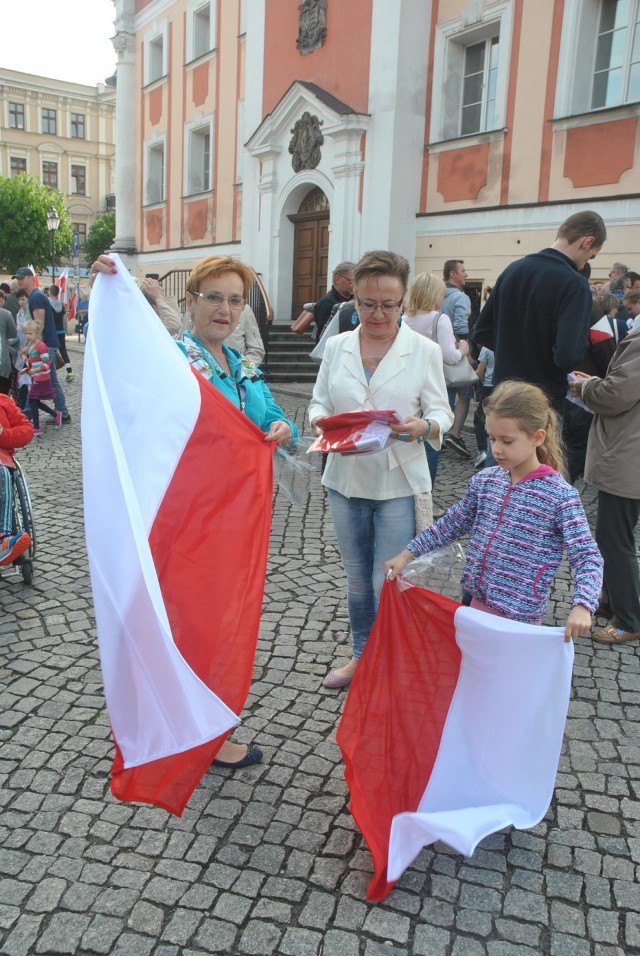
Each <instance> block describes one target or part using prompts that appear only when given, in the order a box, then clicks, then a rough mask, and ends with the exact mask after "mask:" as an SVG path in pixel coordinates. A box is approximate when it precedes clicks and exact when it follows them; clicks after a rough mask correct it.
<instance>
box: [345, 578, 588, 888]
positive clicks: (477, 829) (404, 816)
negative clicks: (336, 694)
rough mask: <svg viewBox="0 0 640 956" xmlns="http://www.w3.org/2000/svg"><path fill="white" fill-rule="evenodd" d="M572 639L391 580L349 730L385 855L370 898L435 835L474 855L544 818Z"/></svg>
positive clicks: (371, 829)
mask: <svg viewBox="0 0 640 956" xmlns="http://www.w3.org/2000/svg"><path fill="white" fill-rule="evenodd" d="M563 635H564V631H563V629H562V628H555V627H543V626H532V625H530V624H518V623H515V622H513V621H509V620H506V619H504V618H499V617H495V616H493V615H491V614H487V613H485V612H483V611H477V610H474V609H472V608H467V607H463V606H462V605H460V604H458V603H457V602H456V601H452V600H451V599H450V598H447V597H443V596H442V595H439V594H435V593H433V592H431V591H427V590H425V589H423V588H420V587H414V586H407V583H406V582H405V581H403V580H402V579H398V580H396V581H395V582H386V583H385V585H384V587H383V590H382V595H381V600H380V607H379V610H378V615H377V618H376V622H375V625H374V628H373V630H372V632H371V635H370V637H369V639H368V641H367V646H366V649H365V653H364V654H363V656H362V658H361V660H360V662H359V663H358V669H357V671H356V674H355V677H354V679H353V681H352V683H351V687H350V689H349V694H348V697H347V701H346V704H345V709H344V714H343V716H342V720H341V722H340V726H339V728H338V734H337V740H338V743H339V745H340V748H341V750H342V754H343V758H344V761H345V776H346V779H347V783H348V785H349V789H350V793H351V810H352V813H353V815H354V818H355V820H356V823H357V824H358V826H359V828H360V830H361V831H362V834H363V836H364V838H365V840H366V841H367V844H368V846H369V848H370V850H371V854H372V857H373V867H374V876H373V878H372V880H371V882H370V884H369V888H368V892H367V897H368V899H371V900H382V899H384V898H385V896H386V895H387V894H388V893H389V892H390V890H391V889H392V888H393V885H394V883H395V881H397V880H398V879H399V878H400V876H401V875H402V873H403V872H404V870H405V869H406V868H407V867H408V866H409V865H410V864H411V863H412V862H413V860H414V859H415V858H416V857H417V855H418V853H419V852H420V850H421V849H422V848H423V847H425V846H428V845H429V844H431V843H433V842H435V841H436V840H442V841H444V842H445V843H447V844H449V846H451V847H453V848H454V849H455V850H457V851H458V852H460V853H463V854H464V855H466V856H471V855H472V854H473V852H474V850H475V848H476V846H477V845H478V843H479V842H480V841H481V840H482V839H483V838H484V837H486V836H488V835H489V834H490V833H494V832H496V831H497V830H501V829H502V828H503V827H507V826H510V825H512V826H515V827H517V828H518V829H525V828H527V827H532V826H535V824H536V823H539V821H540V820H541V819H542V818H543V816H544V815H545V813H546V812H547V809H548V807H549V804H550V802H551V797H552V794H553V788H554V783H555V776H556V772H557V767H558V761H559V759H560V750H561V747H562V738H563V733H564V725H565V721H566V716H567V710H568V706H569V692H570V686H571V670H572V665H573V644H572V643H565V641H564V636H563Z"/></svg>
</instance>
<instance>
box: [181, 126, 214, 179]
mask: <svg viewBox="0 0 640 956" xmlns="http://www.w3.org/2000/svg"><path fill="white" fill-rule="evenodd" d="M187 136H188V144H187V149H188V153H187V155H188V165H187V182H186V195H187V196H193V195H194V194H195V193H205V192H209V190H210V189H211V123H206V124H204V125H203V126H196V127H192V128H190V129H188V130H187Z"/></svg>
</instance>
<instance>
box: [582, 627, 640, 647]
mask: <svg viewBox="0 0 640 956" xmlns="http://www.w3.org/2000/svg"><path fill="white" fill-rule="evenodd" d="M591 636H592V637H593V639H594V641H598V643H599V644H624V643H625V641H635V640H637V639H638V638H640V631H620V630H618V628H617V627H614V626H613V624H607V626H606V627H598V628H596V630H595V631H593V632H592V635H591Z"/></svg>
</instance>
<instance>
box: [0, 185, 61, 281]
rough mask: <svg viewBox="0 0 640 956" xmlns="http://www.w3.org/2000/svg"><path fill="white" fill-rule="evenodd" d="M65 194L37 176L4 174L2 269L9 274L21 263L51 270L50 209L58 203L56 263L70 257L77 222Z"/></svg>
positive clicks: (0, 193) (0, 192)
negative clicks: (70, 215)
mask: <svg viewBox="0 0 640 956" xmlns="http://www.w3.org/2000/svg"><path fill="white" fill-rule="evenodd" d="M64 202H65V197H64V195H63V194H62V193H61V192H60V191H59V190H57V189H49V187H48V186H43V185H42V184H41V183H39V182H38V181H37V180H35V179H34V178H33V176H28V175H26V174H24V173H22V174H21V175H20V176H12V177H5V176H0V269H1V270H3V271H4V272H6V273H8V274H9V275H10V274H11V273H12V272H15V270H16V269H18V268H19V267H20V266H26V265H33V266H35V268H36V269H47V268H49V266H50V265H51V235H50V233H49V230H48V229H47V209H48V208H49V206H54V207H55V209H56V212H57V213H58V216H59V217H60V226H59V227H58V230H57V232H56V234H55V256H56V262H58V263H59V262H60V258H61V257H62V256H68V255H69V253H70V252H71V248H72V244H73V224H72V223H71V220H70V219H69V214H68V212H67V209H66V206H65V204H64Z"/></svg>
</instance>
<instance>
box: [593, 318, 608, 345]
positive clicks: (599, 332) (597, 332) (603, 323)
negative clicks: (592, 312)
mask: <svg viewBox="0 0 640 956" xmlns="http://www.w3.org/2000/svg"><path fill="white" fill-rule="evenodd" d="M613 337H614V333H613V328H612V325H611V321H610V319H609V317H608V316H606V315H603V316H602V318H601V319H598V321H597V322H595V323H594V324H593V325H592V326H591V328H590V329H589V341H590V342H591V344H592V345H594V344H595V343H596V342H604V341H605V340H606V339H612V338H613Z"/></svg>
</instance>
